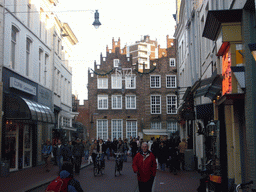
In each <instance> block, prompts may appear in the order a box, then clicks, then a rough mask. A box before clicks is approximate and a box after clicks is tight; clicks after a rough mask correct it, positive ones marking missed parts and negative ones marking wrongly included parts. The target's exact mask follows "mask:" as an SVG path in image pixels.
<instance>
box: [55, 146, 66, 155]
mask: <svg viewBox="0 0 256 192" xmlns="http://www.w3.org/2000/svg"><path fill="white" fill-rule="evenodd" d="M63 154H64V146H63V145H61V146H60V147H59V146H58V145H56V156H63Z"/></svg>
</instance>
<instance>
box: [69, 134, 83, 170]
mask: <svg viewBox="0 0 256 192" xmlns="http://www.w3.org/2000/svg"><path fill="white" fill-rule="evenodd" d="M72 154H73V156H74V164H75V173H80V167H81V163H82V157H83V156H84V145H83V143H81V139H79V138H77V140H76V144H75V145H74V147H73V153H72Z"/></svg>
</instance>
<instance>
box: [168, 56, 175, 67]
mask: <svg viewBox="0 0 256 192" xmlns="http://www.w3.org/2000/svg"><path fill="white" fill-rule="evenodd" d="M172 61H173V62H172ZM172 63H173V64H172ZM169 65H170V67H175V66H176V60H175V58H170V59H169Z"/></svg>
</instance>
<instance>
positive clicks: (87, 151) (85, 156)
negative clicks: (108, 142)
mask: <svg viewBox="0 0 256 192" xmlns="http://www.w3.org/2000/svg"><path fill="white" fill-rule="evenodd" d="M88 157H89V150H85V151H84V159H85V160H87V159H88Z"/></svg>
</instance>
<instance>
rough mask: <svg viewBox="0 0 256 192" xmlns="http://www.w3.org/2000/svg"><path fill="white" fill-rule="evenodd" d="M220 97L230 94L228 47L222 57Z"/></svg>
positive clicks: (230, 80)
mask: <svg viewBox="0 0 256 192" xmlns="http://www.w3.org/2000/svg"><path fill="white" fill-rule="evenodd" d="M222 76H223V80H222V95H225V94H226V93H227V94H230V93H231V92H232V79H231V53H230V47H229V46H228V47H227V49H226V51H225V53H224V54H223V56H222Z"/></svg>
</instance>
